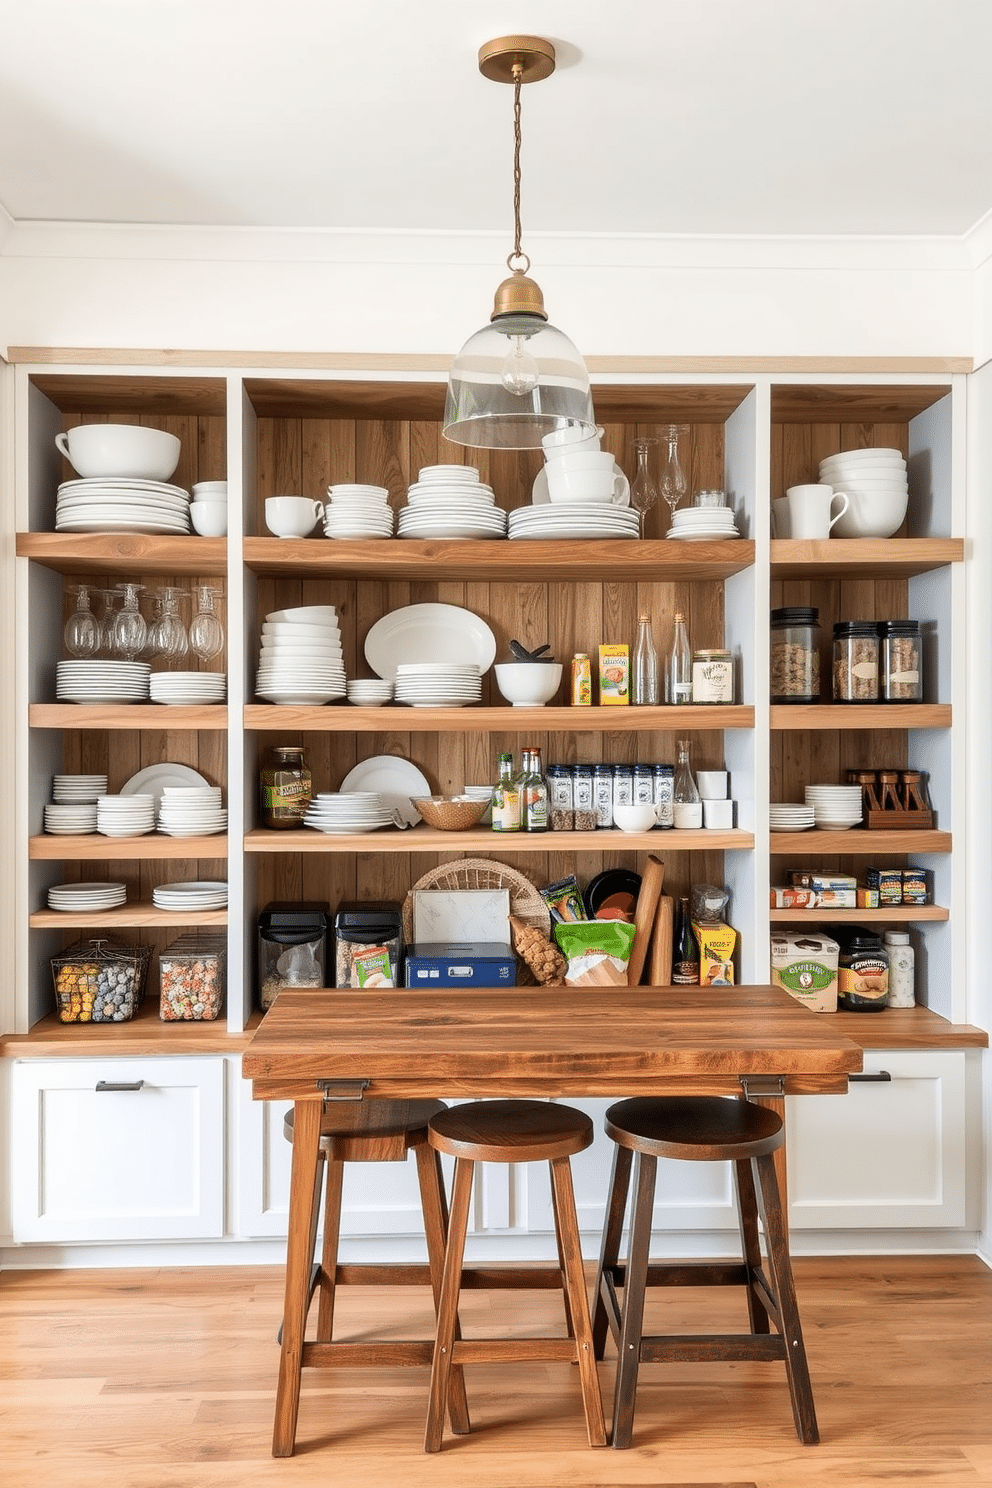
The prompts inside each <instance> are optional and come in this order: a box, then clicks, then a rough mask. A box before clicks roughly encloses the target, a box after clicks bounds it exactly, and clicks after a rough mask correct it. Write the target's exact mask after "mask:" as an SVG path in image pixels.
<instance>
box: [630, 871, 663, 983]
mask: <svg viewBox="0 0 992 1488" xmlns="http://www.w3.org/2000/svg"><path fill="white" fill-rule="evenodd" d="M664 882H665V865H664V863H663V862H662V861H661V859H660V858H656V857H655V855H654V853H648V860H647V863H646V864H645V866H644V872H643V873H642V874H641V887H640V888H639V889H638V891H637V905H636V907H635V909H634V925H635V926H636V929H637V933H636V935H635V936H634V943H633V945H632V946H631V948H630V957H629V959H628V961H627V986H628V987H639V986H640V984H641V973H642V971H643V970H644V963H645V961H646V960H647V955H648V942H649V941H650V939H651V927H652V926H653V925H654V917H655V911H656V910H657V908H658V900H659V898H660V897H661V890H662V886H663V884H664Z"/></svg>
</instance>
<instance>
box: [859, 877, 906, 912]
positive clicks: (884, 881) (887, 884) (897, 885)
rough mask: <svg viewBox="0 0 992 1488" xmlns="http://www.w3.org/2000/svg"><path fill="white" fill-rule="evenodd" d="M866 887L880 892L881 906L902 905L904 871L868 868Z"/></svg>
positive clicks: (879, 900)
mask: <svg viewBox="0 0 992 1488" xmlns="http://www.w3.org/2000/svg"><path fill="white" fill-rule="evenodd" d="M865 887H866V888H868V889H877V890H878V902H879V905H880V906H881V907H882V908H884V907H885V906H886V905H892V904H901V903H902V869H901V868H866V869H865Z"/></svg>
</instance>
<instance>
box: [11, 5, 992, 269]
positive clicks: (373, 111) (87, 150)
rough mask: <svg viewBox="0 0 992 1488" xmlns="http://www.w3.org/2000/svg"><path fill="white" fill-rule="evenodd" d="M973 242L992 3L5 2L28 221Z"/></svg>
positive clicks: (987, 163) (18, 178)
mask: <svg viewBox="0 0 992 1488" xmlns="http://www.w3.org/2000/svg"><path fill="white" fill-rule="evenodd" d="M515 31H521V32H530V33H533V34H538V35H543V36H546V37H548V38H549V39H551V40H553V41H554V43H555V45H556V47H557V48H558V53H559V66H558V69H557V71H556V72H555V75H554V76H553V77H552V78H551V79H550V80H549V81H547V82H544V83H541V84H537V85H534V86H532V87H529V88H527V89H526V90H525V92H524V98H523V142H524V143H523V224H524V246H525V247H526V246H527V233H528V230H530V231H532V232H534V233H566V234H583V235H584V234H590V233H593V234H602V233H605V234H613V233H619V234H660V235H670V234H678V235H682V234H692V235H696V234H719V235H733V236H735V237H736V236H740V235H751V234H757V235H765V234H771V235H791V234H817V235H819V234H826V235H865V234H870V235H874V234H882V235H888V234H895V235H900V236H905V235H910V236H917V235H923V236H928V235H938V236H950V237H960V236H962V235H964V234H966V233H967V232H968V231H969V230H970V229H971V228H972V227H974V226H975V225H976V224H977V223H978V222H979V221H980V220H981V219H982V218H983V217H985V215H986V214H987V213H988V212H989V211H990V209H992V152H990V149H989V143H990V140H992V87H990V86H989V81H988V73H989V59H990V57H992V0H819V3H814V0H347V3H345V0H0V206H2V208H3V210H5V211H6V213H7V214H8V215H9V218H10V219H12V221H13V222H14V223H15V224H19V223H31V222H56V223H60V222H65V223H93V222H96V223H106V224H176V225H192V226H198V225H205V226H213V227H229V228H289V229H330V230H336V229H351V230H366V231H379V232H387V233H393V232H395V233H409V232H422V231H431V232H437V231H441V232H445V231H447V232H452V233H455V232H457V233H465V232H466V231H467V232H490V231H495V232H506V234H507V239H508V241H507V247H508V248H509V247H510V246H511V232H510V228H511V225H512V207H511V203H512V197H511V191H512V182H511V163H512V113H511V110H512V93H511V90H510V89H509V88H506V87H503V86H500V85H497V84H494V83H491V82H487V81H486V80H485V79H484V78H483V77H482V76H481V75H480V74H479V72H478V68H477V62H476V54H477V50H478V47H479V45H480V43H481V42H483V41H485V40H487V39H489V38H490V37H493V36H499V35H502V34H506V33H511V32H515Z"/></svg>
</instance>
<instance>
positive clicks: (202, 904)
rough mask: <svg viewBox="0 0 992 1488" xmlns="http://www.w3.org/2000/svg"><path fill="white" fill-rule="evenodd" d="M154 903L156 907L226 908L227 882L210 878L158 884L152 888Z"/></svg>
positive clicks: (189, 908) (188, 908) (185, 908)
mask: <svg viewBox="0 0 992 1488" xmlns="http://www.w3.org/2000/svg"><path fill="white" fill-rule="evenodd" d="M152 903H153V904H154V905H155V907H156V909H178V910H197V909H225V908H226V907H227V884H226V883H223V882H213V881H211V880H209V879H193V880H191V881H190V882H189V883H169V884H158V885H157V886H156V887H155V888H154V889H152Z"/></svg>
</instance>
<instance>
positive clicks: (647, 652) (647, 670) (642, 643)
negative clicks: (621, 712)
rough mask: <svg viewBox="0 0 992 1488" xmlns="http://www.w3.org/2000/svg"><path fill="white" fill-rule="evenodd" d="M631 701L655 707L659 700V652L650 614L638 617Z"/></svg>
mask: <svg viewBox="0 0 992 1488" xmlns="http://www.w3.org/2000/svg"><path fill="white" fill-rule="evenodd" d="M631 702H633V703H635V704H641V705H644V706H648V707H654V706H655V705H656V704H657V702H658V653H657V651H656V650H655V648H654V638H653V637H652V635H651V617H650V615H638V617H637V640H636V642H635V644H634V677H633V688H632V697H631Z"/></svg>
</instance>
